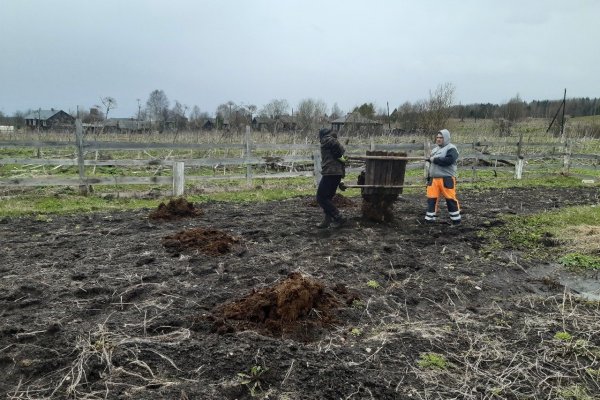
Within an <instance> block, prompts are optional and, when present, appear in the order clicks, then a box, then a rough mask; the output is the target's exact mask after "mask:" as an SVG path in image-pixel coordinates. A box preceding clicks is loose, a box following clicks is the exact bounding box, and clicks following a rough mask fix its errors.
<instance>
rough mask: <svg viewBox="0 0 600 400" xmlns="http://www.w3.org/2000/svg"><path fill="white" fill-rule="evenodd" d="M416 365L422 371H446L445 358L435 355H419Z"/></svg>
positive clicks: (446, 362)
mask: <svg viewBox="0 0 600 400" xmlns="http://www.w3.org/2000/svg"><path fill="white" fill-rule="evenodd" d="M417 364H418V365H419V367H420V368H422V369H447V368H448V361H447V360H446V357H444V356H443V355H441V354H437V353H421V355H420V356H419V360H418V361H417Z"/></svg>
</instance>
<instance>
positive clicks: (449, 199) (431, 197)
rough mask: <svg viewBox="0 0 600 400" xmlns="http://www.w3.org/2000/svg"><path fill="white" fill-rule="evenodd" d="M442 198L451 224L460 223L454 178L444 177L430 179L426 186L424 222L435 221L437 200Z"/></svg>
mask: <svg viewBox="0 0 600 400" xmlns="http://www.w3.org/2000/svg"><path fill="white" fill-rule="evenodd" d="M441 197H444V198H445V199H446V205H447V206H448V212H449V214H450V218H451V219H452V221H453V222H460V205H459V203H458V198H457V197H456V178H455V177H453V176H445V177H443V178H432V179H430V182H428V184H427V213H426V214H425V219H426V220H435V219H436V216H437V212H438V206H439V199H440V198H441Z"/></svg>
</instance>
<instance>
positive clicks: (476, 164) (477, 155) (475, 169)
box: [471, 142, 479, 182]
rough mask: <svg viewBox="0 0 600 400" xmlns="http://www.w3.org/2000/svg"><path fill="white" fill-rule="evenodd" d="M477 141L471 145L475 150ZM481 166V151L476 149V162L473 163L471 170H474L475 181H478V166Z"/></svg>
mask: <svg viewBox="0 0 600 400" xmlns="http://www.w3.org/2000/svg"><path fill="white" fill-rule="evenodd" d="M476 145H477V143H476V142H473V144H472V145H471V146H472V148H473V150H475V148H476ZM478 166H479V152H478V151H476V152H475V162H474V163H473V166H472V167H471V170H472V172H473V178H472V179H473V182H476V181H477V167H478Z"/></svg>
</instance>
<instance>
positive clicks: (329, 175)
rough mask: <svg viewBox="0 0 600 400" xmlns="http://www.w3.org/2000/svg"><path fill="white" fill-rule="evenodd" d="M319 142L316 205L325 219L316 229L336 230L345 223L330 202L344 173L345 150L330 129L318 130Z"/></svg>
mask: <svg viewBox="0 0 600 400" xmlns="http://www.w3.org/2000/svg"><path fill="white" fill-rule="evenodd" d="M319 140H320V141H321V181H320V182H319V187H318V189H317V203H319V206H320V207H321V208H322V209H323V212H324V213H325V218H324V219H323V222H321V223H320V224H318V225H317V227H318V228H321V229H323V228H328V227H330V226H331V227H332V228H337V227H340V226H342V225H343V224H344V223H345V222H346V220H345V218H344V217H343V216H342V214H341V213H340V211H339V210H338V209H337V208H336V206H335V205H334V204H333V201H332V200H333V196H335V192H336V190H337V188H338V186H339V184H340V182H341V180H342V178H343V177H344V175H345V173H346V171H345V166H344V162H345V160H344V153H345V152H346V150H345V149H344V146H342V145H341V143H340V142H339V141H338V139H337V134H335V133H334V132H332V130H331V129H327V128H323V129H321V130H319Z"/></svg>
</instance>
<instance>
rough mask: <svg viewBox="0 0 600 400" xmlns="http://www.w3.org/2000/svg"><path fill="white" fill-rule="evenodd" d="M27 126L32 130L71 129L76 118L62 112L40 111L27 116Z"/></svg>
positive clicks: (52, 110) (53, 110)
mask: <svg viewBox="0 0 600 400" xmlns="http://www.w3.org/2000/svg"><path fill="white" fill-rule="evenodd" d="M25 126H27V127H28V128H30V129H44V130H48V129H71V128H73V127H74V126H75V118H74V117H73V116H71V115H69V114H67V113H66V112H64V111H62V110H55V109H53V108H52V109H50V110H38V111H33V112H31V113H29V114H27V115H26V116H25Z"/></svg>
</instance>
